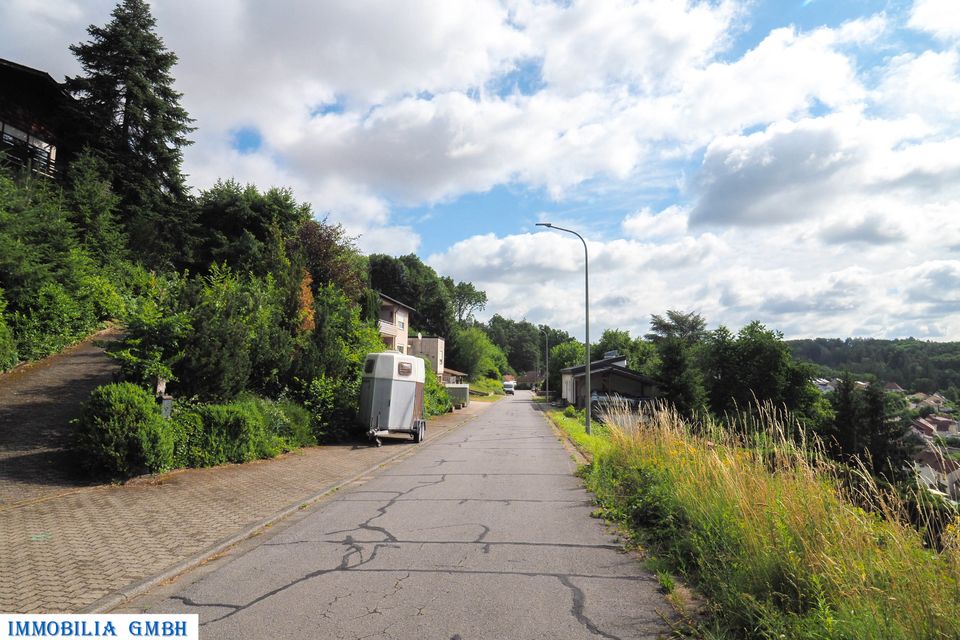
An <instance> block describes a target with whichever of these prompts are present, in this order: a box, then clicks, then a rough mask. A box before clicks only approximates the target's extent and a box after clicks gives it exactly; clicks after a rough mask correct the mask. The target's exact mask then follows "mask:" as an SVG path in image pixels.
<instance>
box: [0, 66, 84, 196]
mask: <svg viewBox="0 0 960 640" xmlns="http://www.w3.org/2000/svg"><path fill="white" fill-rule="evenodd" d="M74 105H75V101H74V100H73V98H71V97H70V95H69V94H67V92H66V91H65V90H64V89H63V87H62V86H61V85H60V84H59V83H57V81H56V80H54V79H53V78H51V77H50V75H49V74H48V73H46V72H44V71H40V70H38V69H32V68H30V67H26V66H24V65H22V64H17V63H16V62H11V61H9V60H4V59H3V58H0V161H3V162H6V163H9V164H13V165H16V166H21V167H25V168H28V169H30V170H32V171H35V172H36V173H38V174H41V175H44V176H47V177H51V178H55V177H59V176H60V175H62V173H63V168H64V166H65V163H66V161H67V160H68V159H69V157H70V156H71V155H72V154H73V153H75V151H76V142H75V141H76V136H77V135H78V134H79V127H78V125H77V115H76V114H77V111H76V109H75V106H74Z"/></svg>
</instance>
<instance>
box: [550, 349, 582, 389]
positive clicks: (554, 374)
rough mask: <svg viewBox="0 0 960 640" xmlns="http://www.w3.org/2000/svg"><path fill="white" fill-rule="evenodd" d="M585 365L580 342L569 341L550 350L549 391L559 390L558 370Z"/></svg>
mask: <svg viewBox="0 0 960 640" xmlns="http://www.w3.org/2000/svg"><path fill="white" fill-rule="evenodd" d="M582 364H586V350H585V348H584V346H583V343H582V342H576V341H575V340H570V341H568V342H561V343H560V344H558V345H555V346H553V347H551V348H550V389H551V390H552V391H554V392H558V391H559V390H560V370H561V369H566V368H567V367H576V366H579V365H582Z"/></svg>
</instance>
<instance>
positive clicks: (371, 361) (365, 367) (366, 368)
mask: <svg viewBox="0 0 960 640" xmlns="http://www.w3.org/2000/svg"><path fill="white" fill-rule="evenodd" d="M376 363H377V361H376V360H374V359H373V358H370V359H369V360H367V363H366V364H365V365H363V372H364V373H373V367H374V365H375V364H376Z"/></svg>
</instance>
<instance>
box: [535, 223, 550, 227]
mask: <svg viewBox="0 0 960 640" xmlns="http://www.w3.org/2000/svg"><path fill="white" fill-rule="evenodd" d="M536 226H538V227H552V226H553V223H551V222H538V223H537V225H536Z"/></svg>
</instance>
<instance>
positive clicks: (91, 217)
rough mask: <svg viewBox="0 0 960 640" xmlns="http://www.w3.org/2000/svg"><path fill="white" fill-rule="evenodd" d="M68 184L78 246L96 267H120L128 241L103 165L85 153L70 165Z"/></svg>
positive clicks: (90, 154)
mask: <svg viewBox="0 0 960 640" xmlns="http://www.w3.org/2000/svg"><path fill="white" fill-rule="evenodd" d="M67 182H68V184H69V187H70V188H69V189H68V191H67V194H66V200H67V207H68V209H69V216H70V220H71V222H72V223H73V225H74V227H75V228H76V229H77V231H78V232H79V236H80V243H81V245H82V246H83V248H84V249H85V250H86V252H87V253H88V254H89V255H90V257H91V258H93V260H94V261H95V262H96V263H97V264H98V265H101V266H110V267H114V268H116V267H119V266H121V265H122V263H123V262H125V261H126V259H127V238H126V235H125V233H124V231H123V229H122V227H121V225H120V223H119V221H118V220H117V217H116V210H117V206H118V204H119V198H118V197H117V196H116V195H114V193H113V190H112V188H111V187H110V180H109V170H108V168H107V166H106V164H105V163H104V162H103V160H101V159H100V158H97V157H96V156H95V155H93V154H92V153H91V152H89V151H86V152H84V153H83V154H81V155H80V156H79V157H78V158H76V159H75V160H73V161H72V162H71V163H70V165H69V167H68V170H67ZM111 317H117V316H111Z"/></svg>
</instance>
